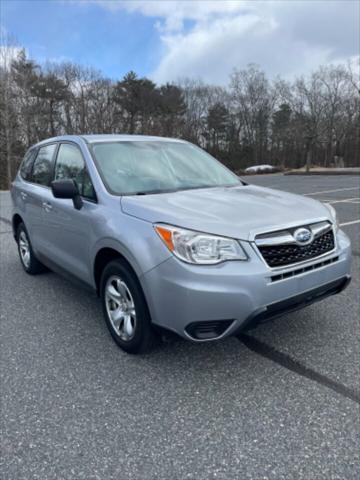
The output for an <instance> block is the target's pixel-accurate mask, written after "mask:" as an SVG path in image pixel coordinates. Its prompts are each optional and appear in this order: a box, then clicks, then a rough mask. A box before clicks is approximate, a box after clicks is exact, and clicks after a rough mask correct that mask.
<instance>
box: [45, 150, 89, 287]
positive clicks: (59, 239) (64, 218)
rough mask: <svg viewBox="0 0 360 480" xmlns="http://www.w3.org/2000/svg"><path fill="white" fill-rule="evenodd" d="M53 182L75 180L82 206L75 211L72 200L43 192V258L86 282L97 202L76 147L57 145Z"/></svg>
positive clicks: (49, 192) (49, 191)
mask: <svg viewBox="0 0 360 480" xmlns="http://www.w3.org/2000/svg"><path fill="white" fill-rule="evenodd" d="M53 179H54V180H60V179H73V180H75V181H76V183H77V185H78V187H79V191H80V194H81V196H82V199H83V207H82V208H81V209H80V210H76V209H75V208H74V205H73V201H72V200H70V199H61V198H55V197H54V196H53V194H52V192H51V190H48V191H47V192H46V194H45V196H44V207H43V226H44V228H45V229H46V245H45V246H44V247H45V255H46V256H47V257H49V259H50V260H52V261H53V262H55V263H56V264H57V265H58V266H59V267H61V268H62V269H64V270H66V271H67V272H69V273H71V274H73V275H75V276H76V277H78V278H80V279H81V280H83V281H85V282H87V283H89V276H90V278H91V271H90V270H91V268H92V267H91V262H90V245H91V244H92V242H93V233H92V221H91V220H92V218H93V216H94V211H95V210H96V209H97V203H96V195H95V191H94V189H93V186H92V182H91V179H90V176H89V174H88V171H87V168H86V165H85V161H84V158H83V155H82V153H81V150H80V149H79V147H78V146H77V145H76V144H74V143H71V142H63V143H61V144H60V145H59V149H58V151H57V156H56V160H55V167H54V174H53ZM44 236H45V235H44Z"/></svg>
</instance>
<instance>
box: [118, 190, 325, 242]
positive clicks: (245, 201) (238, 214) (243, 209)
mask: <svg viewBox="0 0 360 480" xmlns="http://www.w3.org/2000/svg"><path fill="white" fill-rule="evenodd" d="M121 207H122V210H123V212H124V213H126V214H128V215H132V216H135V217H137V218H141V219H142V220H146V221H148V222H152V223H157V222H158V223H167V224H171V225H176V226H179V227H183V228H188V229H191V230H198V231H201V232H206V233H213V234H216V235H224V236H228V237H233V238H238V239H241V240H253V239H254V236H255V235H256V234H258V233H262V232H266V231H271V230H279V229H281V228H283V227H291V226H298V225H307V224H309V223H313V222H316V221H320V220H325V219H330V213H329V211H328V209H327V208H326V207H325V206H324V205H323V204H321V203H320V202H318V201H316V200H313V199H311V198H307V197H303V196H300V195H294V194H292V193H287V192H282V191H280V190H273V189H270V188H263V187H257V186H254V185H246V186H239V187H231V188H229V187H228V188H226V187H219V188H207V189H197V190H186V191H179V192H172V193H162V194H151V195H141V196H125V197H122V199H121Z"/></svg>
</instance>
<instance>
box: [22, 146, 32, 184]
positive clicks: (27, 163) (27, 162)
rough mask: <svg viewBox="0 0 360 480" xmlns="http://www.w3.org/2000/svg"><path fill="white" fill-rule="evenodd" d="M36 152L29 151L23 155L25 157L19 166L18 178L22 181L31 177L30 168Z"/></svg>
mask: <svg viewBox="0 0 360 480" xmlns="http://www.w3.org/2000/svg"><path fill="white" fill-rule="evenodd" d="M35 153H36V150H29V151H27V152H26V153H25V157H24V159H23V161H22V162H21V165H20V176H21V177H22V178H23V179H24V180H29V179H30V175H31V167H32V164H33V160H34V157H35Z"/></svg>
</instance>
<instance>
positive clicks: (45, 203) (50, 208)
mask: <svg viewBox="0 0 360 480" xmlns="http://www.w3.org/2000/svg"><path fill="white" fill-rule="evenodd" d="M42 206H43V208H44V210H45V211H46V212H50V210H52V208H53V207H52V205H51V203H49V202H43V204H42Z"/></svg>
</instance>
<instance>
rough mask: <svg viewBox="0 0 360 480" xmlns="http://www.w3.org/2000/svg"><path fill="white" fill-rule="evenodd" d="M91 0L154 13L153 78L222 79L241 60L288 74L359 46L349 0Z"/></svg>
mask: <svg viewBox="0 0 360 480" xmlns="http://www.w3.org/2000/svg"><path fill="white" fill-rule="evenodd" d="M95 1H96V3H98V4H99V5H102V6H103V7H105V8H110V9H113V10H117V9H122V10H125V11H127V12H129V13H132V12H137V13H141V14H143V15H145V16H147V17H151V18H154V26H155V28H157V29H158V30H159V36H160V41H161V44H162V53H161V56H160V58H159V63H158V66H157V67H156V68H155V70H154V72H152V75H151V76H152V77H153V78H154V79H155V80H156V81H158V82H165V81H169V80H176V79H177V78H179V77H186V76H189V77H201V78H203V79H204V80H206V81H208V82H217V83H226V82H227V81H228V78H229V74H230V73H231V71H232V70H233V68H243V67H245V66H246V65H247V64H248V63H257V64H259V65H261V67H262V68H263V69H264V70H265V71H266V72H267V73H268V74H269V75H272V76H275V75H277V74H280V75H282V76H285V77H288V78H289V77H292V76H294V75H298V74H303V73H308V72H309V71H311V70H313V69H315V68H317V67H318V66H319V65H320V64H327V63H330V62H334V63H337V62H340V61H344V60H346V59H347V58H350V57H353V56H356V55H358V54H359V50H360V46H359V35H360V33H359V22H358V19H359V8H360V7H359V2H358V1H357V0H343V1H341V0H340V1H329V2H325V1H322V0H312V1H305V0H304V1H296V0H287V1H280V0H273V1H252V2H246V1H235V0H233V1H221V0H219V1H213V0H209V1H208V0H203V1H201V0H198V1H195V0H190V1H183V0H174V1H166V0H165V1H159V0H157V1H152V0H133V1H131V2H127V1H125V2H123V1H121V0H118V1H104V0H95Z"/></svg>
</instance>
